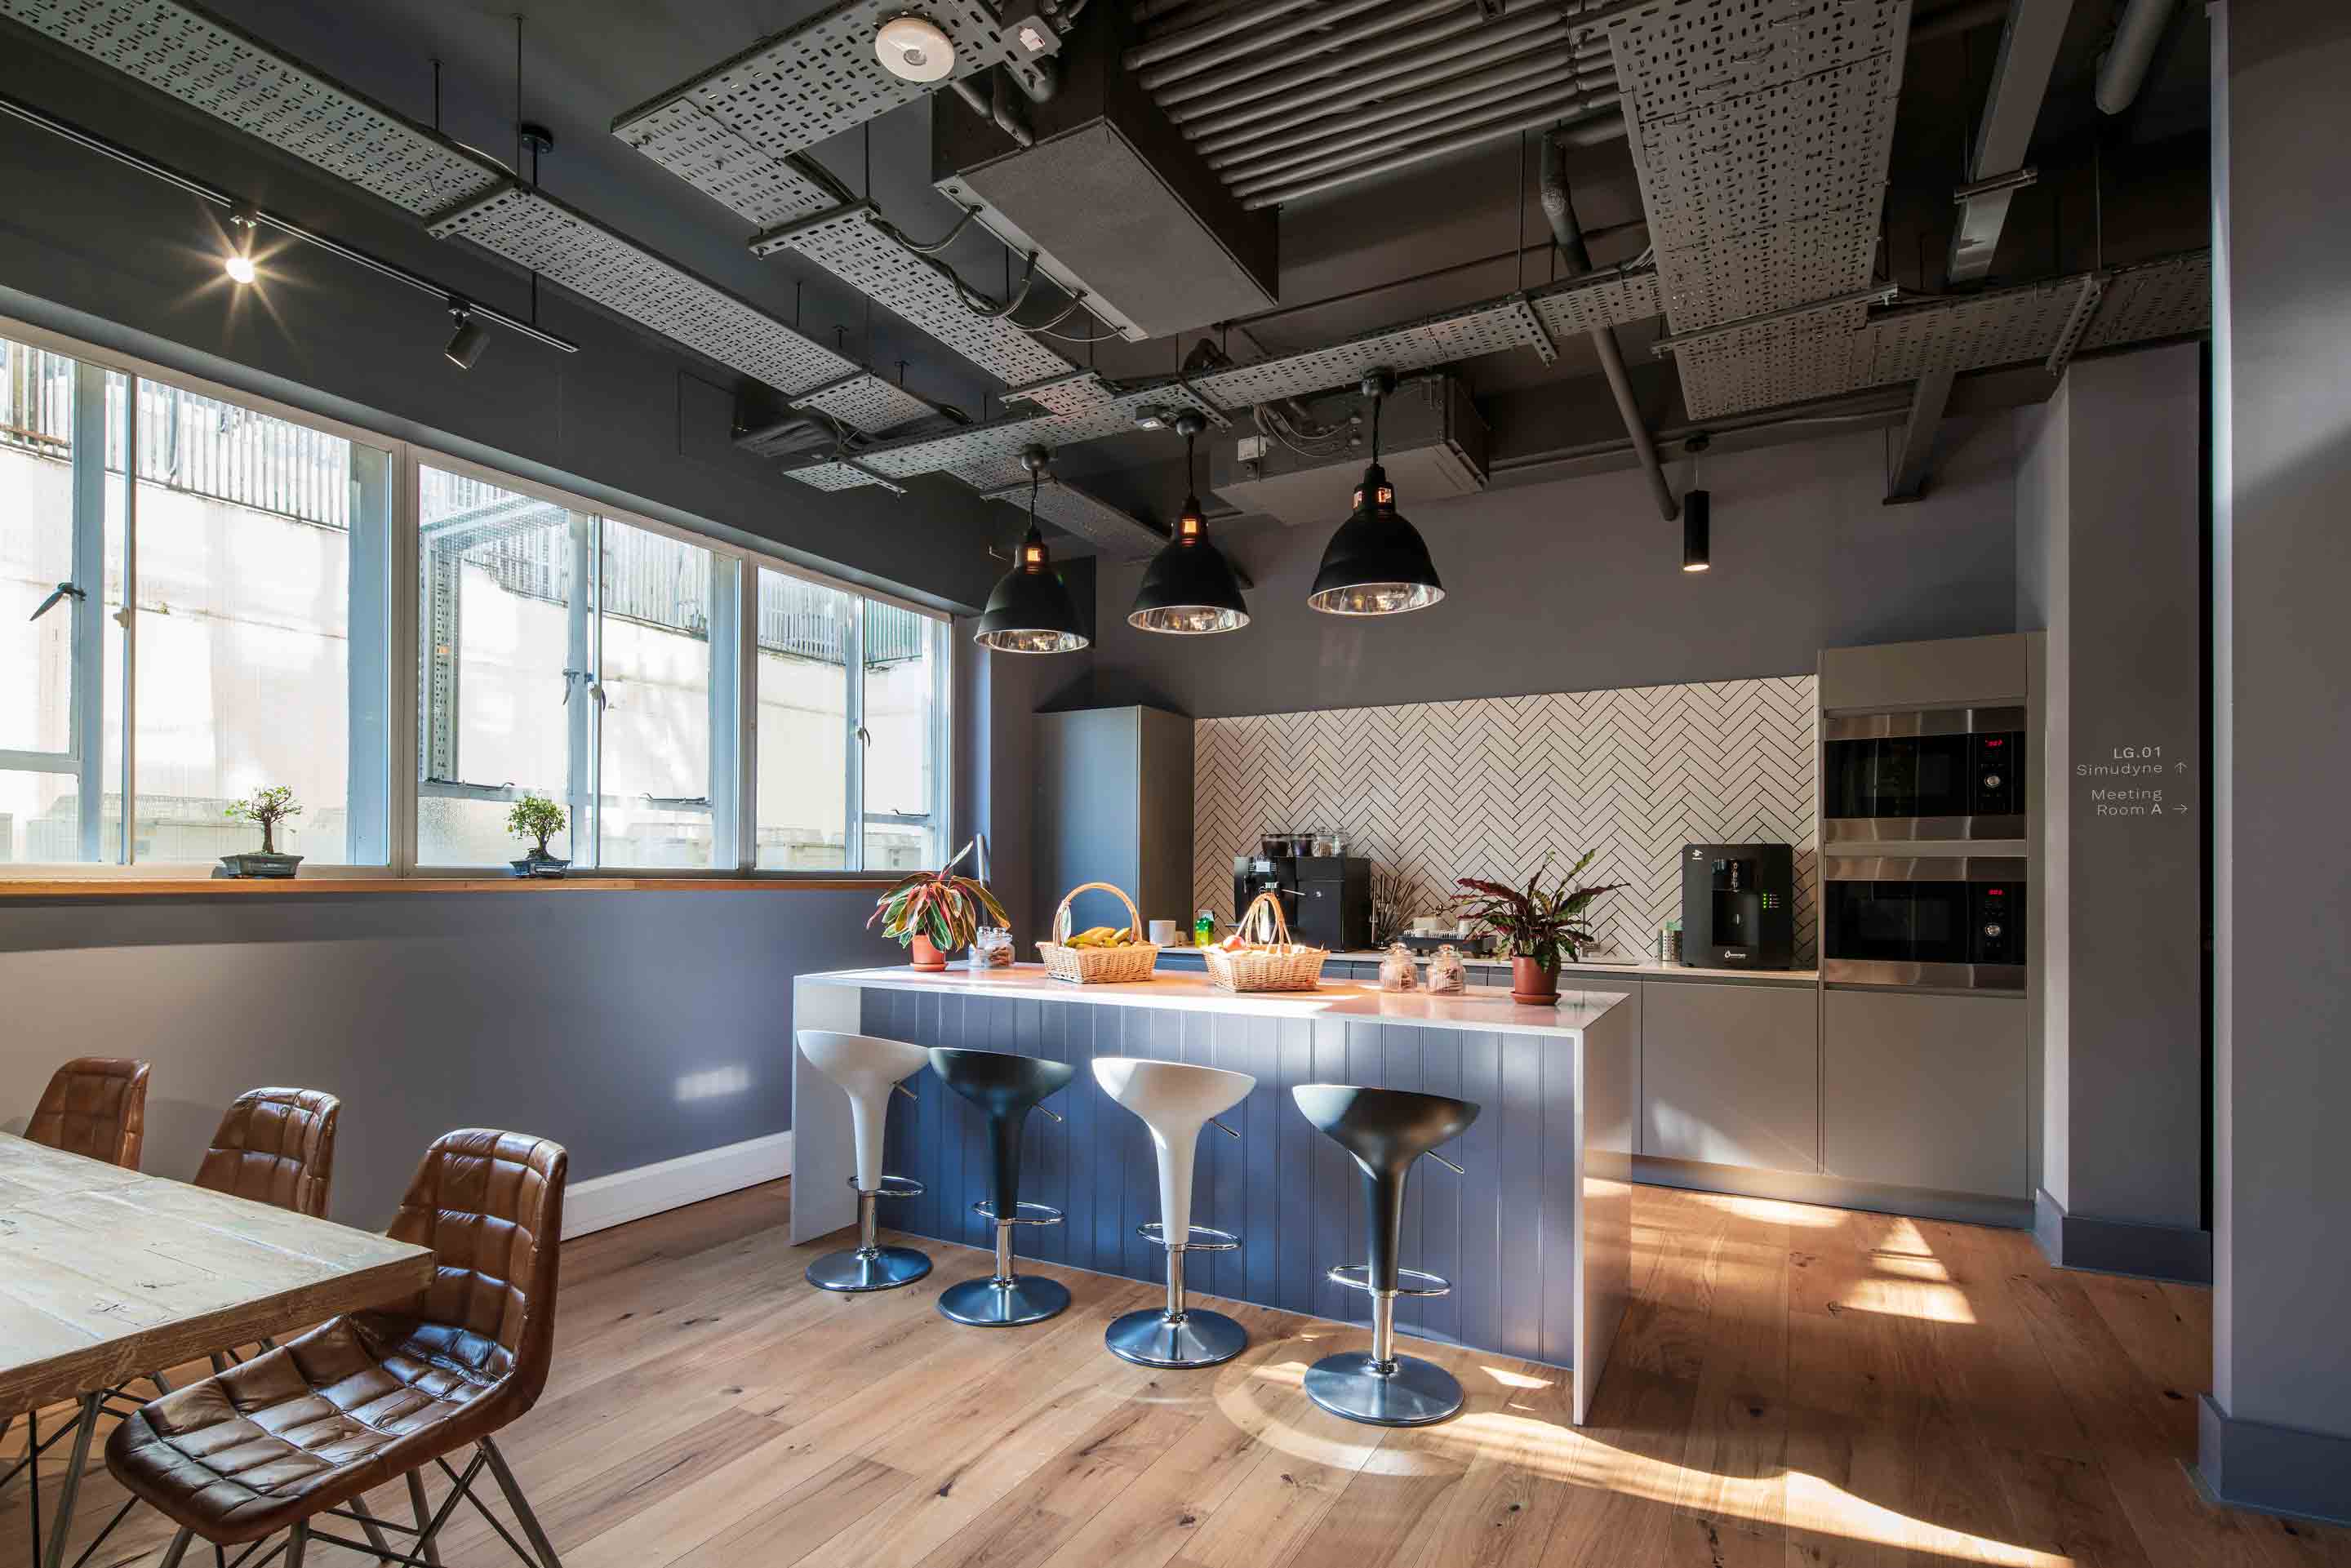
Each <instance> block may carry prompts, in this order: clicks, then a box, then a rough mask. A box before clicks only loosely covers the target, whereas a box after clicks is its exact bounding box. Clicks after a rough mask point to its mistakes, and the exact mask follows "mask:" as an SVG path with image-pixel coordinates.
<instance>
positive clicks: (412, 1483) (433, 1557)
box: [408, 1470, 441, 1563]
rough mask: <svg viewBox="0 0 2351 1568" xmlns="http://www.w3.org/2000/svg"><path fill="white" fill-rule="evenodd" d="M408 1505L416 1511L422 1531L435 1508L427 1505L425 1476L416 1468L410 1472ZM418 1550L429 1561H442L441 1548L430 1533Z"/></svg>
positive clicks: (417, 1525)
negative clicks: (425, 1499)
mask: <svg viewBox="0 0 2351 1568" xmlns="http://www.w3.org/2000/svg"><path fill="white" fill-rule="evenodd" d="M408 1506H409V1507H410V1508H411V1509H413V1510H414V1511H415V1513H416V1528H417V1529H418V1530H420V1531H422V1530H423V1529H424V1525H425V1521H427V1520H429V1519H431V1518H432V1517H433V1510H432V1509H431V1508H429V1507H427V1506H426V1505H425V1501H424V1477H423V1475H422V1474H421V1473H419V1472H418V1471H415V1470H411V1471H409V1472H408ZM418 1551H419V1552H421V1553H422V1554H423V1558H424V1561H426V1562H427V1563H439V1562H440V1561H441V1548H440V1547H439V1546H437V1545H436V1544H434V1540H433V1537H432V1536H431V1535H430V1534H427V1535H426V1536H425V1537H424V1539H423V1542H421V1543H420V1544H419V1546H418Z"/></svg>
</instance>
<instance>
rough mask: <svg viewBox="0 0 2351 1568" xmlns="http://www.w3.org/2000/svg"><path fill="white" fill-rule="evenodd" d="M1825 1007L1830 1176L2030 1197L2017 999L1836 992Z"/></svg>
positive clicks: (2023, 1038) (2026, 1046)
mask: <svg viewBox="0 0 2351 1568" xmlns="http://www.w3.org/2000/svg"><path fill="white" fill-rule="evenodd" d="M2026 1005H2027V1004H2026V1003H2025V1000H2024V998H2022V997H1967V996H1942V995H1929V994H1921V993H1918V992H1910V991H1874V990H1839V989H1832V990H1829V991H1827V992H1825V993H1824V994H1823V1014H1822V1019H1821V1039H1822V1051H1821V1081H1822V1093H1821V1100H1822V1105H1823V1114H1824V1120H1823V1141H1822V1148H1823V1158H1824V1161H1825V1164H1826V1166H1827V1168H1828V1171H1829V1173H1830V1174H1831V1175H1832V1176H1849V1177H1852V1178H1853V1179H1855V1180H1857V1181H1874V1182H1886V1183H1890V1184H1893V1185H1895V1186H1915V1187H1928V1188H1932V1189H1935V1190H1938V1191H1943V1192H1964V1193H1980V1194H1986V1195H1989V1196H1993V1197H2013V1198H2030V1197H2032V1136H2031V1125H2030V1118H2031V1115H2032V1095H2031V1087H2032V1086H2031V1069H2032V1053H2031V1041H2030V1039H2029V1036H2028V1033H2027V1030H2026V1017H2025V1009H2026Z"/></svg>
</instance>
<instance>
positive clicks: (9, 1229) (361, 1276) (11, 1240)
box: [0, 1133, 434, 1414]
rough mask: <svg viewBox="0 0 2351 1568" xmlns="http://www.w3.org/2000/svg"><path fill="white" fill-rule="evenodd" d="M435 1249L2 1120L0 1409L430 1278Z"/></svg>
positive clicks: (267, 1331)
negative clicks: (133, 1166)
mask: <svg viewBox="0 0 2351 1568" xmlns="http://www.w3.org/2000/svg"><path fill="white" fill-rule="evenodd" d="M433 1269H434V1257H433V1253H432V1251H431V1250H430V1249H427V1248H423V1247H416V1246H412V1245H410V1244H409V1243H406V1242H402V1241H393V1240H390V1239H387V1238H385V1237H382V1236H379V1235H375V1234H373V1233H371V1232H369V1231H364V1230H354V1229H352V1228H350V1227H349V1226H345V1225H336V1224H333V1223H331V1222H329V1221H328V1220H324V1219H312V1218H308V1216H305V1215H299V1214H293V1213H289V1212H287V1210H285V1209H282V1208H273V1207H270V1206H269V1205H267V1204H263V1203H255V1202H252V1201H251V1200H249V1199H246V1198H241V1197H226V1196H225V1195H223V1194H221V1193H216V1192H211V1191H208V1190H206V1189H205V1188H203V1187H199V1186H190V1185H189V1184H188V1183H186V1182H180V1181H172V1180H169V1179H167V1178H165V1177H162V1176H142V1175H141V1174H140V1173H139V1172H137V1171H127V1170H122V1169H120V1168H119V1167H117V1166H110V1165H106V1164H104V1163H102V1162H101V1161H98V1160H91V1159H85V1158H83V1157H82V1156H81V1155H68V1154H61V1153H59V1152H58V1151H57V1150H55V1149H51V1148H47V1147H44V1146H43V1145H39V1144H34V1143H28V1142H26V1140H25V1139H23V1138H19V1137H16V1136H14V1135H12V1134H5V1133H0V1414H9V1413H14V1412H16V1411H19V1410H23V1409H26V1408H27V1407H31V1406H41V1405H46V1404H49V1403H51V1402H54V1401H57V1400H61V1399H68V1398H71V1397H73V1396H76V1395H78V1394H82V1393H85V1392H87V1391H89V1390H91V1389H99V1388H110V1387H113V1386H114V1385H117V1384H119V1383H120V1382H122V1381H123V1380H124V1379H126V1378H130V1377H134V1376H138V1375H141V1374H143V1373H148V1372H152V1371H154V1370H155V1369H156V1368H158V1367H165V1366H173V1365H177V1364H180V1363H182V1362H184V1361H189V1360H194V1359H198V1358H201V1357H203V1356H204V1355H206V1354H209V1353H211V1352H213V1351H216V1350H220V1349H224V1348H225V1347H227V1346H230V1345H238V1344H251V1343H255V1342H256V1341H257V1340H259V1339H261V1338H263V1337H264V1336H265V1335H267V1336H272V1337H274V1336H276V1335H278V1334H283V1333H290V1332H292V1331H294V1330H297V1329H300V1328H306V1327H308V1326H309V1325H310V1324H313V1323H317V1322H323V1321H324V1320H326V1319H328V1318H330V1317H333V1316H334V1315H335V1314H336V1313H338V1312H348V1311H350V1310H351V1309H353V1308H358V1307H365V1306H373V1305H378V1304H381V1303H382V1302H384V1301H392V1300H395V1299H397V1298H398V1297H400V1296H402V1295H404V1294H406V1293H408V1292H410V1291H416V1290H420V1289H422V1288H423V1286H424V1285H425V1284H427V1283H429V1282H430V1281H431V1280H432V1278H433Z"/></svg>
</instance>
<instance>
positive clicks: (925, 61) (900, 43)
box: [873, 16, 955, 82]
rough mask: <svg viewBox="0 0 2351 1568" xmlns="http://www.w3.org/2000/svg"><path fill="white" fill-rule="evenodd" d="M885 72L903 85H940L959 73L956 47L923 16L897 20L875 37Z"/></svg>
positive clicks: (891, 21) (874, 49)
mask: <svg viewBox="0 0 2351 1568" xmlns="http://www.w3.org/2000/svg"><path fill="white" fill-rule="evenodd" d="M873 53H874V56H875V57H876V58H878V59H880V60H881V62H882V68H883V70H885V71H888V72H889V73H890V74H891V75H892V76H893V77H896V78H898V79H899V80H901V81H915V82H930V81H939V80H942V79H944V78H946V74H947V73H948V72H949V71H951V70H953V69H955V43H954V40H952V39H950V38H949V37H947V36H946V34H945V33H943V32H941V31H939V29H938V28H937V27H936V26H934V25H933V24H931V23H929V22H925V21H924V20H923V19H922V18H921V17H920V16H893V17H891V18H890V19H889V20H888V21H886V22H884V23H883V24H882V30H881V31H880V32H878V33H876V34H874V35H873Z"/></svg>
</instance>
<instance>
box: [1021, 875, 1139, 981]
mask: <svg viewBox="0 0 2351 1568" xmlns="http://www.w3.org/2000/svg"><path fill="white" fill-rule="evenodd" d="M1089 888H1099V889H1101V890H1102V892H1104V893H1109V894H1117V896H1118V901H1119V902H1120V903H1121V904H1125V905H1126V914H1127V929H1128V930H1129V931H1131V932H1133V933H1134V941H1132V942H1129V943H1125V944H1123V946H1117V947H1065V946H1062V945H1061V944H1062V943H1063V941H1064V940H1066V939H1067V937H1068V936H1069V935H1070V903H1071V900H1072V899H1074V898H1076V897H1077V896H1078V894H1081V893H1084V892H1085V891H1087V890H1088V889H1089ZM1037 954H1038V956H1040V957H1041V958H1043V959H1044V960H1045V972H1046V973H1047V974H1049V975H1050V976H1052V977H1053V978H1055V979H1057V980H1067V981H1069V982H1070V983H1071V985H1073V986H1115V985H1123V984H1127V983H1129V982H1131V981H1134V980H1147V979H1149V978H1151V972H1152V970H1153V969H1154V968H1155V967H1157V965H1158V963H1159V949H1158V948H1156V947H1155V946H1152V945H1151V944H1150V943H1148V942H1145V941H1144V939H1143V912H1142V911H1141V910H1139V909H1137V908H1135V907H1134V900H1133V899H1131V898H1129V897H1127V896H1126V894H1123V893H1122V892H1120V891H1119V890H1118V889H1117V888H1115V887H1113V886H1112V885H1111V884H1110V883H1106V882H1081V883H1079V884H1078V885H1077V886H1075V887H1073V888H1071V889H1070V891H1069V892H1068V893H1067V894H1064V895H1063V896H1062V898H1061V908H1059V909H1057V910H1055V911H1053V939H1052V940H1051V941H1050V942H1040V943H1038V944H1037Z"/></svg>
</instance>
